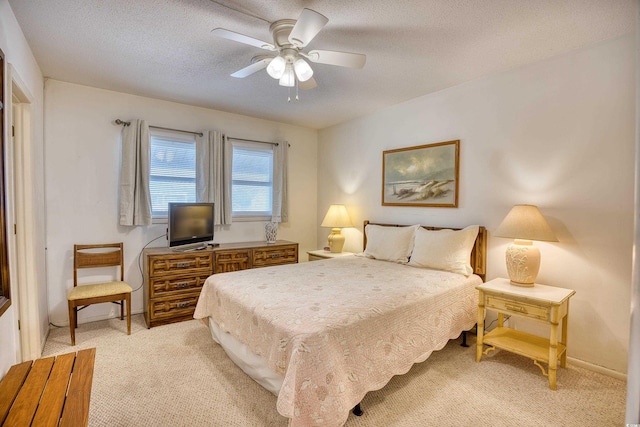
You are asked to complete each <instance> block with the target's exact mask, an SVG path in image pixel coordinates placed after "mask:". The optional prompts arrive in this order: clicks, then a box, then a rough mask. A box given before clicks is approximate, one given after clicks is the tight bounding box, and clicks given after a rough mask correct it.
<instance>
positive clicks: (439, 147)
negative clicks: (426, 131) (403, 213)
mask: <svg viewBox="0 0 640 427" xmlns="http://www.w3.org/2000/svg"><path fill="white" fill-rule="evenodd" d="M459 163H460V140H455V141H445V142H438V143H435V144H427V145H418V146H415V147H407V148H398V149H395V150H387V151H383V152H382V206H423V207H432V208H457V207H458V181H459Z"/></svg>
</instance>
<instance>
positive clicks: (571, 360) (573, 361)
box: [567, 357, 627, 381]
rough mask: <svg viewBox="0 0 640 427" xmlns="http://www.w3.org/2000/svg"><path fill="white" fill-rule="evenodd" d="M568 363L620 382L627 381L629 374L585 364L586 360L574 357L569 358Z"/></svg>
mask: <svg viewBox="0 0 640 427" xmlns="http://www.w3.org/2000/svg"><path fill="white" fill-rule="evenodd" d="M567 362H569V363H570V364H572V365H573V366H577V367H579V368H584V369H588V370H590V371H593V372H597V373H599V374H603V375H607V376H609V377H613V378H616V379H619V380H623V381H626V380H627V374H623V373H622V372H618V371H614V370H613V369H609V368H605V367H604V366H599V365H594V364H593V363H589V362H585V361H584V360H580V359H574V358H573V357H567Z"/></svg>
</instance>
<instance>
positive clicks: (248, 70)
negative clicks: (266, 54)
mask: <svg viewBox="0 0 640 427" xmlns="http://www.w3.org/2000/svg"><path fill="white" fill-rule="evenodd" d="M272 59H273V58H264V59H261V60H259V61H256V62H254V63H253V64H251V65H249V66H247V67H244V68H243V69H241V70H238V71H236V72H235V73H233V74H231V77H235V78H238V79H244V78H245V77H248V76H250V75H251V74H253V73H256V72H258V71H260V70H263V69H265V68H267V65H269V62H271V60H272Z"/></svg>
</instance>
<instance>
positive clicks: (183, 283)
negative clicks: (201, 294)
mask: <svg viewBox="0 0 640 427" xmlns="http://www.w3.org/2000/svg"><path fill="white" fill-rule="evenodd" d="M188 286H189V282H180V283H176V288H179V289H182V288H186V287H188Z"/></svg>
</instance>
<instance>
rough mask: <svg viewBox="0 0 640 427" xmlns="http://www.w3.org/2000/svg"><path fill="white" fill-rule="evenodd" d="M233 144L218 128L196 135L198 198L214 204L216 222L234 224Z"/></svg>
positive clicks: (218, 223) (199, 200) (217, 223)
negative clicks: (232, 191)
mask: <svg viewBox="0 0 640 427" xmlns="http://www.w3.org/2000/svg"><path fill="white" fill-rule="evenodd" d="M231 150H232V147H231V144H229V142H228V141H227V137H226V136H225V135H223V134H222V133H220V132H218V131H214V130H211V131H204V132H203V133H202V136H200V137H197V138H196V200H197V201H198V202H206V203H211V202H213V204H214V223H215V224H216V225H220V224H231V222H232V220H231V158H232V151H231Z"/></svg>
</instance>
